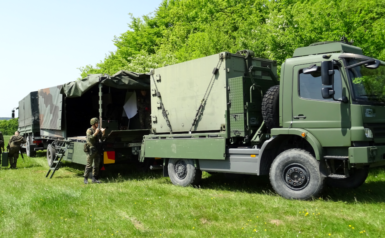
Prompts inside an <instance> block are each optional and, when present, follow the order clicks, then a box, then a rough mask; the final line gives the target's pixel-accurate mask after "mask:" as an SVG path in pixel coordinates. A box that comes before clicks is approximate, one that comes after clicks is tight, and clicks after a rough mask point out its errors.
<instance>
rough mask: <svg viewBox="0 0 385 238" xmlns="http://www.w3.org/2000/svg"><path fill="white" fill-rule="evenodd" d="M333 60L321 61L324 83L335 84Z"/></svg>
mask: <svg viewBox="0 0 385 238" xmlns="http://www.w3.org/2000/svg"><path fill="white" fill-rule="evenodd" d="M333 75H334V70H333V61H323V62H322V63H321V78H322V84H323V85H333Z"/></svg>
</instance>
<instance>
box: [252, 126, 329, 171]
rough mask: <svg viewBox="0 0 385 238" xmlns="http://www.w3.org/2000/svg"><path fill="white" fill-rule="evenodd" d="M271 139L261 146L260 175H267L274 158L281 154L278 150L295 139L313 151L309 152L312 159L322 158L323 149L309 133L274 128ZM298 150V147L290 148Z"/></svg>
mask: <svg viewBox="0 0 385 238" xmlns="http://www.w3.org/2000/svg"><path fill="white" fill-rule="evenodd" d="M302 133H305V134H306V135H305V137H302ZM271 135H272V138H271V139H269V140H267V141H265V142H264V143H263V145H262V148H261V152H260V157H261V159H260V162H259V163H260V166H259V173H258V174H260V175H264V174H268V173H269V168H270V166H271V163H272V162H273V160H274V158H275V157H276V156H277V155H278V154H279V153H280V152H281V151H280V150H279V148H280V147H281V145H282V144H283V143H284V142H285V141H287V140H292V139H293V138H295V139H300V140H302V141H305V142H306V143H307V144H308V145H309V146H310V147H311V148H312V150H313V151H309V152H310V153H312V154H313V155H314V157H315V158H316V159H317V160H318V161H320V160H321V159H322V158H323V149H322V146H321V144H320V142H319V141H318V140H317V138H315V136H314V135H312V134H311V133H310V132H309V131H307V130H304V129H299V128H291V129H286V128H274V129H272V130H271ZM292 148H298V147H292Z"/></svg>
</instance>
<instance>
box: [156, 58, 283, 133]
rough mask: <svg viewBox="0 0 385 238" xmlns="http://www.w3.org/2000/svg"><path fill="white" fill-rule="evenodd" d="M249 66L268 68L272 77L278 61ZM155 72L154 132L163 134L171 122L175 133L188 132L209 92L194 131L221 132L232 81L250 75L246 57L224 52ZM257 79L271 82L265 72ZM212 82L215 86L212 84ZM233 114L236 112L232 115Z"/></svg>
mask: <svg viewBox="0 0 385 238" xmlns="http://www.w3.org/2000/svg"><path fill="white" fill-rule="evenodd" d="M221 54H222V55H225V57H224V58H222V60H221V59H220V55H221ZM250 66H256V67H261V66H262V67H268V66H269V67H270V69H271V70H272V71H273V74H274V75H277V72H276V63H275V61H271V60H266V59H259V58H252V59H251V65H249V67H250ZM215 67H217V68H218V72H217V73H216V74H215V76H214V75H213V69H214V68H215ZM152 73H153V75H152V76H151V94H152V100H151V115H152V128H153V129H154V130H155V133H157V134H160V133H168V132H170V128H169V126H168V125H167V120H169V122H170V125H171V127H172V131H173V132H188V131H189V130H190V128H191V125H192V123H193V121H194V118H195V116H196V113H197V110H198V108H199V106H200V105H201V102H202V99H203V98H204V95H205V93H206V92H207V95H208V96H207V101H206V102H205V105H204V109H203V113H202V114H201V115H200V117H199V120H198V123H197V125H196V126H195V128H193V130H192V131H194V132H201V131H220V128H221V126H222V125H226V121H227V118H226V117H225V115H226V110H227V109H228V106H227V103H228V93H227V91H228V86H229V83H230V82H229V79H230V78H237V77H238V78H239V79H242V76H244V75H245V74H248V69H247V70H246V64H245V56H243V55H240V54H230V53H226V52H223V53H220V54H216V55H212V56H208V57H204V58H200V59H196V60H192V61H187V62H184V63H180V64H176V65H171V66H166V67H163V68H158V69H155V70H153V72H152ZM253 74H254V72H253ZM257 74H260V75H259V76H258V75H257ZM257 76H258V77H259V78H258V79H260V80H266V81H268V80H269V79H270V77H269V76H266V75H264V72H259V71H257V72H255V77H257ZM212 79H213V83H212V85H210V81H211V80H212ZM249 82H250V84H249V86H247V90H249V88H250V86H251V81H250V80H249ZM238 86H239V87H240V88H238V90H239V93H240V94H241V95H242V93H243V92H244V91H243V90H246V89H245V88H243V85H242V84H240V85H238ZM248 94H249V93H248ZM240 103H241V102H240ZM244 103H245V102H243V105H241V106H240V108H239V109H240V112H239V113H245V111H244V110H245V108H244V106H245V104H244ZM161 104H163V107H162V106H161ZM241 107H243V109H241ZM231 113H237V112H230V113H229V114H231ZM229 116H230V115H229Z"/></svg>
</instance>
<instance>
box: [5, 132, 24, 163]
mask: <svg viewBox="0 0 385 238" xmlns="http://www.w3.org/2000/svg"><path fill="white" fill-rule="evenodd" d="M24 143H26V141H25V139H24V137H22V136H20V135H19V136H16V135H15V136H12V137H11V139H9V142H8V146H7V149H8V151H9V153H8V159H9V163H10V164H11V167H10V168H13V169H16V164H17V158H19V151H20V146H21V144H24Z"/></svg>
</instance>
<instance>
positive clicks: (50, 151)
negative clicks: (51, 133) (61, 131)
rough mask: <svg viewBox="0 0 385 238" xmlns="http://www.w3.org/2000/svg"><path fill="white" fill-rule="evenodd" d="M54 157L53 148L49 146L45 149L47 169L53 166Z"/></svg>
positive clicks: (54, 151)
mask: <svg viewBox="0 0 385 238" xmlns="http://www.w3.org/2000/svg"><path fill="white" fill-rule="evenodd" d="M55 155H56V150H55V147H54V146H53V145H52V144H49V145H48V147H47V162H48V167H50V168H51V167H52V166H53V161H54V159H55Z"/></svg>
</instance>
